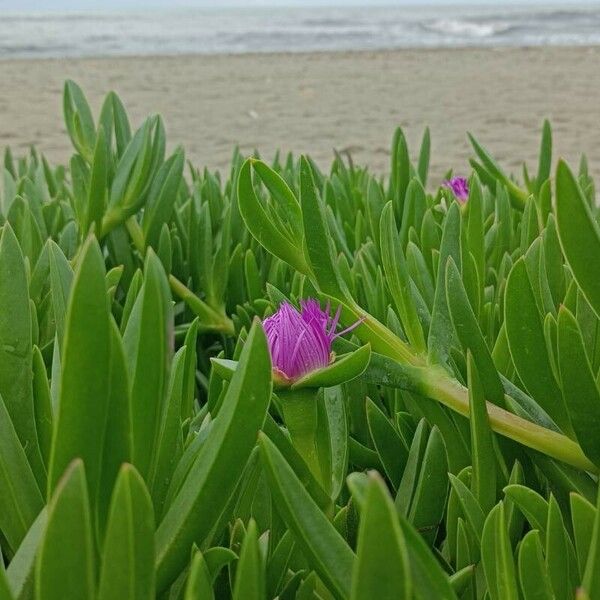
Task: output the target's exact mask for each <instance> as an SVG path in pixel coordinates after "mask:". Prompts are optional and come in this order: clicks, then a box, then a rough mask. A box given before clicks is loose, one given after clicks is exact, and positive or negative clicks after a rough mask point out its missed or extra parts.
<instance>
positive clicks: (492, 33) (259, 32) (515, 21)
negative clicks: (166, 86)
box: [0, 0, 600, 58]
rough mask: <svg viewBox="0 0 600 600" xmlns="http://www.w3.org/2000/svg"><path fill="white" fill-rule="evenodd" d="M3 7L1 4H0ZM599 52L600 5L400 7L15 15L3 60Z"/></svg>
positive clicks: (2, 36)
mask: <svg viewBox="0 0 600 600" xmlns="http://www.w3.org/2000/svg"><path fill="white" fill-rule="evenodd" d="M1 1H2V0H0V3H1ZM543 44H554V45H560V44H563V45H567V44H568V45H582V44H598V45H600V7H598V6H596V7H590V6H589V5H588V6H583V5H582V6H578V5H575V4H573V3H570V4H569V5H568V6H566V7H547V8H544V7H540V6H539V5H536V6H529V7H527V6H524V5H520V6H501V5H500V3H497V4H496V5H495V6H487V7H483V6H480V7H473V6H471V7H466V6H454V7H452V6H438V7H431V6H429V7H426V6H413V7H410V6H401V7H400V6H398V7H392V8H390V7H387V8H372V7H363V8H348V7H338V8H314V7H311V8H282V7H279V8H274V7H271V8H267V7H262V8H252V9H250V8H245V9H239V10H237V9H236V10H233V9H228V10H225V9H219V8H215V9H211V10H208V9H202V10H201V9H189V10H187V9H186V10H185V11H183V10H176V9H173V10H165V11H161V10H154V11H153V10H148V11H145V12H139V11H138V12H135V11H134V12H128V13H125V12H110V11H105V12H104V13H101V14H100V13H98V14H97V13H92V12H81V11H80V12H77V13H68V14H59V13H56V12H53V13H50V12H48V13H47V14H44V13H42V12H39V11H38V12H36V13H21V14H15V13H12V14H6V13H5V14H2V15H1V17H0V58H2V57H7V58H14V57H29V58H31V57H33V58H64V57H79V56H127V55H153V54H184V53H185V54H222V53H232V52H233V53H244V52H311V51H319V50H327V51H335V50H362V49H393V48H436V47H438V48H439V47H442V48H444V47H460V46H482V47H484V46H487V47H489V46H530V45H543Z"/></svg>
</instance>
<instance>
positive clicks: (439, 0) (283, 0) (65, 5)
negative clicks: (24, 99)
mask: <svg viewBox="0 0 600 600" xmlns="http://www.w3.org/2000/svg"><path fill="white" fill-rule="evenodd" d="M599 2H600V0H587V2H582V4H598V3H599ZM504 3H506V4H511V5H513V6H514V5H519V4H522V5H532V4H539V5H547V4H549V2H548V0H504ZM411 4H412V5H415V4H417V5H418V4H429V5H438V4H439V5H449V4H472V5H477V6H492V5H498V1H497V0H426V2H419V0H218V5H219V7H230V6H231V7H235V6H246V7H249V6H307V5H313V6H333V5H335V6H344V5H347V6H369V5H373V6H375V5H376V6H382V5H390V6H402V5H411ZM552 4H564V5H567V4H569V0H563V1H562V2H561V1H560V0H556V2H552ZM578 4H580V3H579V2H578ZM214 5H215V0H0V14H1V12H2V11H3V10H4V11H22V10H39V11H43V12H52V11H61V10H77V11H83V10H93V11H98V10H106V9H109V10H114V9H120V8H121V9H135V8H140V9H141V8H148V7H153V8H172V7H192V8H207V7H214Z"/></svg>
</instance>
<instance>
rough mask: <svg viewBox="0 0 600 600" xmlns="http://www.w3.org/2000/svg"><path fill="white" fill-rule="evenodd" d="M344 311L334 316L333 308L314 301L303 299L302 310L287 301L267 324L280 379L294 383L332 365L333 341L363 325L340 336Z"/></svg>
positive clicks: (272, 356)
mask: <svg viewBox="0 0 600 600" xmlns="http://www.w3.org/2000/svg"><path fill="white" fill-rule="evenodd" d="M340 311H341V307H340V308H339V309H338V311H337V312H336V314H335V315H334V316H333V317H331V315H330V308H329V305H327V308H326V309H325V310H322V309H321V307H320V305H319V303H318V302H317V301H316V300H314V299H308V300H301V301H300V311H298V310H297V309H296V308H295V307H293V306H292V305H291V304H290V303H289V302H284V303H283V304H282V305H281V306H280V307H279V310H278V311H277V312H276V313H275V314H274V315H272V316H270V317H268V318H267V319H265V320H264V321H263V326H264V328H265V333H266V335H267V341H268V343H269V350H270V352H271V360H272V362H273V372H274V376H275V379H276V380H279V382H280V383H282V384H286V383H292V382H294V381H296V380H298V379H300V378H301V377H303V376H304V375H306V374H307V373H310V372H311V371H314V370H316V369H322V368H323V367H326V366H328V365H329V364H330V363H331V362H332V360H333V353H332V351H331V344H332V342H333V340H335V339H336V338H337V337H339V336H341V335H343V334H344V333H347V332H349V331H351V330H352V329H354V328H355V327H356V326H357V325H359V324H360V321H358V322H357V323H355V324H354V325H352V326H351V327H348V328H347V329H344V330H343V331H341V332H339V333H336V329H337V326H338V323H339V319H340Z"/></svg>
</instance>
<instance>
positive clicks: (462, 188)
mask: <svg viewBox="0 0 600 600" xmlns="http://www.w3.org/2000/svg"><path fill="white" fill-rule="evenodd" d="M442 185H443V186H444V187H447V188H448V189H450V190H452V193H453V194H454V196H455V197H456V199H457V200H458V201H459V202H466V201H467V200H468V199H469V183H468V181H467V180H466V179H465V178H464V177H453V178H452V179H447V180H446V181H444V183H443V184H442Z"/></svg>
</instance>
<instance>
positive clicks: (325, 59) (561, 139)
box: [0, 46, 600, 183]
mask: <svg viewBox="0 0 600 600" xmlns="http://www.w3.org/2000/svg"><path fill="white" fill-rule="evenodd" d="M599 61H600V46H526V47H523V48H515V47H494V48H486V47H482V48H473V47H466V48H452V49H439V48H431V49H417V50H409V49H395V50H387V51H378V50H355V51H339V52H338V51H336V52H329V51H322V52H304V53H301V52H285V53H239V54H203V55H197V54H185V55H173V56H171V55H168V56H167V55H157V56H152V57H150V56H138V57H129V56H127V57H114V58H113V57H102V58H77V59H70V58H69V59H66V60H63V59H55V58H48V59H26V58H24V59H2V60H0V78H2V81H3V82H4V86H3V88H4V94H3V96H2V97H0V149H3V147H4V146H6V145H10V146H11V149H12V150H13V152H14V153H15V154H16V155H20V154H22V153H23V152H24V151H26V149H27V147H28V146H29V145H31V144H32V143H33V144H35V145H36V147H38V149H39V150H41V151H42V152H44V153H45V154H46V156H47V157H48V159H49V160H50V161H51V162H52V163H56V162H63V163H64V162H66V161H67V160H68V158H69V156H70V153H71V149H70V142H69V140H68V137H67V136H66V133H65V128H64V124H63V118H62V100H61V95H62V87H63V83H64V80H65V79H67V78H71V79H74V80H75V81H77V82H78V83H79V84H80V85H81V87H82V88H83V90H84V92H85V93H86V95H87V96H88V99H89V101H90V104H91V106H92V110H93V112H94V114H95V115H97V114H98V111H99V109H100V105H101V101H102V98H103V97H104V95H105V94H106V93H107V92H108V91H110V90H115V91H116V92H117V93H118V94H119V96H120V97H121V99H122V100H123V103H124V104H125V107H126V108H127V110H128V113H129V115H130V119H131V121H132V125H133V126H139V124H140V123H141V120H142V119H143V118H144V117H145V116H147V115H148V114H151V113H159V114H161V115H162V116H163V118H164V121H165V126H166V129H167V140H168V143H169V148H171V149H172V148H174V147H175V146H176V145H179V144H181V145H183V147H184V149H185V150H186V155H187V157H188V158H190V159H191V161H192V162H193V163H194V165H195V166H199V167H204V166H207V167H208V168H209V169H211V170H214V169H217V168H218V169H224V168H227V166H228V164H229V160H230V158H231V155H232V153H233V149H234V147H235V146H236V145H239V146H240V147H241V149H242V151H243V152H246V153H247V152H251V151H252V150H253V149H254V148H257V149H258V150H259V151H260V152H261V155H263V156H265V157H266V158H270V157H271V156H273V154H274V151H275V150H276V149H280V150H281V152H282V153H286V152H288V151H293V152H294V153H308V154H310V155H311V156H312V157H313V158H314V159H315V160H316V162H317V163H318V164H319V165H320V166H321V167H322V168H325V169H327V168H328V167H329V164H330V162H331V160H333V152H332V149H333V148H337V149H338V150H340V151H344V150H345V149H350V150H351V151H352V152H351V153H352V156H353V159H354V161H355V162H356V163H357V164H361V165H362V164H365V165H368V166H370V167H371V168H372V169H373V170H374V171H375V172H378V173H387V172H388V171H389V167H388V163H389V156H388V155H389V145H390V143H391V138H392V135H393V131H394V128H395V127H396V126H397V125H401V126H402V127H403V129H404V130H405V133H406V135H407V138H408V141H409V148H410V151H411V154H412V155H413V156H414V155H416V153H417V152H418V143H419V141H420V137H421V135H422V133H423V130H424V128H425V126H426V125H428V126H429V127H430V130H431V136H432V165H431V176H432V178H433V179H435V180H438V179H440V178H441V177H442V176H443V174H444V173H445V172H446V171H447V170H448V169H449V168H453V169H454V170H455V172H456V173H462V172H465V171H468V170H469V165H468V158H469V157H470V156H472V152H471V150H470V146H469V145H468V142H467V137H466V133H467V131H471V132H472V133H473V134H474V135H475V136H476V137H477V139H478V140H479V141H480V142H481V143H482V144H483V145H484V146H485V147H486V148H487V149H488V150H489V151H490V153H491V154H492V155H493V156H494V157H495V158H497V159H498V161H499V162H500V164H501V165H502V166H503V167H504V168H505V169H507V170H508V171H509V172H511V173H513V174H515V175H516V176H517V177H518V178H520V177H521V164H520V160H521V159H526V160H527V164H528V167H529V169H530V171H531V170H535V168H536V167H537V164H536V162H535V160H536V158H537V152H538V147H539V139H540V135H541V125H542V122H543V119H544V118H549V120H550V122H551V123H552V125H553V131H554V138H555V142H556V143H555V152H554V159H556V158H557V157H558V156H559V155H563V156H565V158H567V160H568V161H569V162H570V163H571V164H572V165H573V166H576V165H577V162H578V160H579V154H580V153H581V152H585V153H586V154H587V156H588V160H589V164H590V170H591V172H592V174H594V175H596V176H598V175H600V168H599V167H600V125H599V123H600V104H599V103H598V102H597V98H598V97H599V96H600V69H598V64H599ZM432 183H433V180H432Z"/></svg>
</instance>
